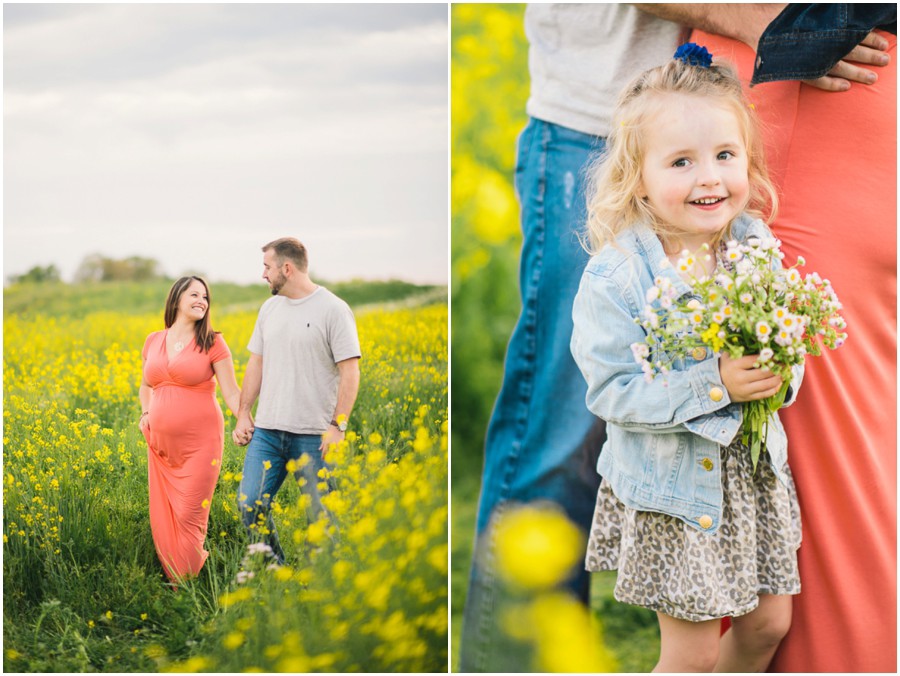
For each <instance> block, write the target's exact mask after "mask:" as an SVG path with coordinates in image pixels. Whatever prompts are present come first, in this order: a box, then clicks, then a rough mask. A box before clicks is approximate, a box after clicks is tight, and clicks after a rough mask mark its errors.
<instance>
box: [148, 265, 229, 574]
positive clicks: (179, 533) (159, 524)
mask: <svg viewBox="0 0 900 676" xmlns="http://www.w3.org/2000/svg"><path fill="white" fill-rule="evenodd" d="M209 306H210V297H209V287H208V286H207V284H206V282H205V281H203V280H202V279H201V278H200V277H182V278H181V279H179V280H178V281H177V282H175V284H174V285H173V286H172V289H171V290H170V291H169V297H168V299H167V300H166V310H165V325H166V328H165V330H164V331H156V332H154V333H151V334H150V335H149V336H147V340H146V341H145V342H144V349H143V352H142V356H143V360H144V369H143V380H142V382H141V388H140V399H141V411H142V413H141V420H140V427H141V432H143V434H144V438H145V439H146V440H147V446H148V453H147V457H148V461H147V473H148V478H149V487H150V529H151V531H152V533H153V542H154V544H155V546H156V553H157V555H158V556H159V560H160V562H161V563H162V565H163V569H164V570H165V572H166V575H167V576H168V577H169V579H170V580H173V581H175V580H178V579H183V578H185V577H188V576H193V575H197V574H198V573H199V572H200V569H201V568H202V567H203V564H204V562H205V561H206V558H207V556H209V552H207V551H206V550H205V549H204V548H203V541H204V539H205V538H206V528H207V524H208V521H209V505H210V502H211V501H212V497H213V491H214V490H215V487H216V481H217V480H218V478H219V468H220V466H221V464H222V448H223V443H224V419H223V416H222V409H221V408H220V407H219V403H218V401H216V380H218V382H219V387H221V388H222V396H223V398H224V399H225V403H226V404H227V406H228V408H229V409H231V411H232V413H234V414H237V410H238V403H239V402H240V397H241V391H240V389H239V388H238V385H237V380H236V378H235V375H234V364H233V363H232V361H231V351H230V350H229V349H228V346H227V345H226V344H225V339H224V338H222V335H221V334H219V333H217V332H215V331H213V329H212V327H211V326H210V322H209ZM214 377H215V379H214Z"/></svg>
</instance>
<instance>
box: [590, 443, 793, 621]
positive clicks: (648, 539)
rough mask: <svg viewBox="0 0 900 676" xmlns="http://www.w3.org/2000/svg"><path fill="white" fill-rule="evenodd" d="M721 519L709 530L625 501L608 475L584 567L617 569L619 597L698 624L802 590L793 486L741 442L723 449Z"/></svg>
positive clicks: (602, 485)
mask: <svg viewBox="0 0 900 676" xmlns="http://www.w3.org/2000/svg"><path fill="white" fill-rule="evenodd" d="M721 454H722V465H721V467H722V488H723V494H724V495H723V497H724V504H723V510H722V520H721V523H720V525H719V528H718V530H717V531H715V532H705V531H700V530H698V529H696V528H694V527H693V526H689V525H688V524H686V523H685V522H683V521H682V520H681V519H678V518H676V517H673V516H669V515H666V514H660V513H658V512H647V511H639V510H635V509H630V508H628V507H625V506H624V505H623V504H622V503H621V502H619V500H618V498H616V496H615V495H614V494H613V492H612V490H611V489H610V487H609V484H608V483H607V482H606V481H605V480H604V481H603V482H602V483H601V485H600V490H599V492H598V494H597V506H596V509H595V511H594V521H593V524H592V526H591V533H590V539H589V541H588V549H587V557H586V561H585V568H586V569H587V570H588V571H599V570H618V576H617V579H616V587H615V591H614V595H615V598H616V599H617V600H618V601H621V602H622V603H630V604H633V605H638V606H643V607H645V608H649V609H651V610H654V611H658V612H661V613H664V614H666V615H669V616H671V617H675V618H679V619H683V620H690V621H692V622H700V621H703V620H713V619H718V618H721V617H734V616H739V615H744V614H746V613H749V612H751V611H752V610H754V609H755V608H756V607H757V605H758V604H759V595H760V594H799V593H800V575H799V571H798V568H797V549H798V548H799V547H800V540H801V525H800V507H799V504H798V502H797V492H796V489H795V488H794V481H793V478H792V477H791V475H790V470H789V469H788V468H785V470H786V473H787V475H788V478H789V481H788V483H789V485H788V486H785V485H784V484H783V483H782V482H781V481H779V480H778V478H777V477H776V476H775V474H774V472H773V471H772V468H771V467H770V466H769V463H768V462H767V460H768V458H767V456H763V457H761V458H760V461H759V466H758V467H757V471H756V475H753V473H752V465H751V463H750V451H749V449H747V447H746V446H742V445H741V444H740V442H739V441H736V442H734V443H733V444H732V445H731V446H728V447H726V448H722V451H721Z"/></svg>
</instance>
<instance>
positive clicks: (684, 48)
mask: <svg viewBox="0 0 900 676" xmlns="http://www.w3.org/2000/svg"><path fill="white" fill-rule="evenodd" d="M673 58H676V59H680V60H681V61H684V62H685V63H686V64H687V65H689V66H700V67H701V68H709V67H710V66H711V65H712V54H710V53H709V51H708V50H707V49H706V47H702V46H701V45H698V44H695V43H693V42H685V43H684V44H683V45H681V47H679V48H678V49H676V50H675V56H674V57H673Z"/></svg>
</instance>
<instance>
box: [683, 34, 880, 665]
mask: <svg viewBox="0 0 900 676" xmlns="http://www.w3.org/2000/svg"><path fill="white" fill-rule="evenodd" d="M881 35H882V36H883V37H884V38H885V39H887V40H888V42H889V43H890V47H889V49H888V54H890V56H891V64H890V65H889V66H885V67H877V68H873V70H875V71H876V72H877V73H878V75H879V79H878V82H877V83H876V84H874V85H863V84H853V85H852V86H851V88H850V90H849V91H847V92H840V93H834V92H824V91H820V90H818V89H816V88H814V87H811V86H809V85H806V84H801V83H799V82H774V83H767V84H760V85H756V86H754V87H753V88H752V89H749V88H745V91H746V92H747V94H748V96H749V98H750V100H751V101H752V102H753V104H754V105H755V107H756V109H757V112H758V113H759V116H760V119H761V121H762V122H763V123H764V125H765V128H764V130H763V135H764V139H765V142H766V159H767V160H768V163H769V168H770V171H771V173H772V175H773V178H774V179H775V182H776V185H777V187H778V188H779V193H780V195H781V197H782V202H781V208H780V211H779V215H778V218H777V219H776V220H775V222H774V224H773V231H774V233H775V235H776V236H777V237H779V238H780V239H781V240H782V242H783V244H784V251H785V253H786V256H787V258H786V261H787V263H788V264H793V262H794V261H796V259H797V256H801V255H802V256H803V257H805V258H806V267H805V268H801V271H804V270H805V271H806V272H811V271H816V272H819V273H820V274H821V275H822V276H823V277H827V278H829V279H831V281H832V282H833V284H834V289H835V291H836V292H837V294H838V296H839V298H840V300H841V302H842V303H843V306H844V310H843V314H844V317H845V318H846V320H847V324H848V328H847V331H848V334H849V338H848V339H847V342H846V344H845V345H844V346H843V347H841V348H840V349H838V350H836V351H834V352H830V351H828V350H826V351H825V354H823V356H821V357H813V358H810V359H809V360H807V365H806V375H805V378H804V381H803V387H802V388H801V390H800V395H799V397H798V398H797V402H796V403H795V404H794V405H793V406H791V407H790V408H787V409H785V410H784V411H782V412H781V414H780V415H781V420H782V421H783V423H784V426H785V428H786V430H787V433H788V445H789V448H788V455H789V457H790V463H791V469H792V470H793V473H794V479H795V480H796V483H797V491H798V495H799V498H800V508H801V511H802V518H803V544H802V546H801V547H800V551H799V561H800V580H801V585H802V592H801V593H800V595H799V596H795V597H794V603H793V607H794V617H793V624H792V627H791V630H790V633H789V634H788V636H787V638H786V639H785V640H784V642H783V643H782V645H781V647H780V648H779V650H778V653H777V654H776V656H775V660H774V661H773V662H772V665H771V666H770V667H769V668H770V670H771V671H800V672H823V671H827V672H873V671H874V672H896V670H897V602H896V599H897V596H896V593H897V558H896V552H897V516H896V510H897V485H896V481H897V433H896V430H897V360H896V350H897V323H896V321H897V316H896V309H897V293H896V292H897V194H896V189H897V127H896V125H897V70H896V63H897V53H896V51H897V37H896V36H895V35H891V34H888V33H883V32H882V33H881ZM692 40H693V41H694V42H696V43H698V44H701V45H705V46H706V47H707V48H709V50H710V51H711V52H712V53H713V55H714V56H715V57H721V58H724V59H727V60H729V61H731V62H732V63H734V64H735V65H737V67H738V70H739V73H740V76H741V80H742V81H743V82H744V83H745V85H746V83H749V81H750V76H751V74H752V69H753V59H754V54H753V52H752V51H751V50H750V49H749V48H748V47H746V46H745V45H743V44H741V43H737V42H735V41H733V40H728V39H726V38H721V37H718V36H713V35H708V34H706V33H701V32H699V31H695V32H694V34H693V37H692Z"/></svg>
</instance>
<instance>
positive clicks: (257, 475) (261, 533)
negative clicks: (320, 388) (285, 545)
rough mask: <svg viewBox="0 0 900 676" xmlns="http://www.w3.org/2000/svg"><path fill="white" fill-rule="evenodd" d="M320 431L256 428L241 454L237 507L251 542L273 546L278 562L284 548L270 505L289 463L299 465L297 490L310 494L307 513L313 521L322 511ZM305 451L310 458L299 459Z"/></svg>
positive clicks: (281, 560) (296, 474)
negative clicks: (242, 466)
mask: <svg viewBox="0 0 900 676" xmlns="http://www.w3.org/2000/svg"><path fill="white" fill-rule="evenodd" d="M321 444H322V436H321V435H320V434H294V433H292V432H282V431H281V430H267V429H263V428H260V427H257V428H256V429H255V430H254V431H253V438H252V439H251V440H250V443H249V444H248V445H247V454H246V455H245V456H244V472H243V476H242V477H241V485H240V488H239V489H238V510H239V511H240V513H241V520H242V521H243V524H244V527H245V528H246V529H247V533H248V534H249V536H250V541H251V542H264V543H265V544H267V545H269V546H270V547H271V548H272V554H273V555H274V557H275V559H276V560H277V561H278V563H280V564H283V563H284V550H282V548H281V543H280V542H279V540H278V531H277V530H276V528H275V522H274V520H273V519H272V513H271V510H270V506H271V504H272V499H273V498H274V497H275V495H276V493H278V489H280V488H281V485H282V484H283V483H284V480H285V478H286V477H287V474H288V468H287V465H288V462H290V461H291V460H293V461H295V462H296V463H297V464H298V465H300V467H298V468H297V469H295V470H294V472H293V476H294V478H295V479H296V480H298V481H299V480H300V479H301V478H302V479H305V482H301V486H300V490H301V492H303V493H306V494H307V495H309V496H310V503H309V507H308V508H307V516H308V518H309V521H310V522H312V521H314V520H315V519H316V518H317V517H318V516H319V514H320V513H321V512H322V510H323V509H324V507H322V501H321V497H320V495H319V490H318V483H319V481H320V479H319V478H318V476H317V475H318V472H319V470H320V469H322V468H323V467H325V461H324V460H323V459H322V452H321V451H320V450H319V446H320V445H321ZM303 454H306V455H307V456H309V461H302V460H300V456H302V455H303Z"/></svg>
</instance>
